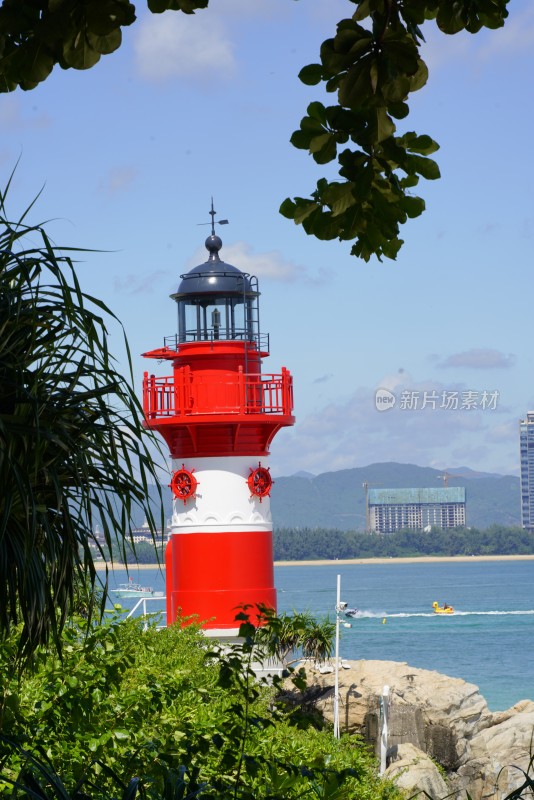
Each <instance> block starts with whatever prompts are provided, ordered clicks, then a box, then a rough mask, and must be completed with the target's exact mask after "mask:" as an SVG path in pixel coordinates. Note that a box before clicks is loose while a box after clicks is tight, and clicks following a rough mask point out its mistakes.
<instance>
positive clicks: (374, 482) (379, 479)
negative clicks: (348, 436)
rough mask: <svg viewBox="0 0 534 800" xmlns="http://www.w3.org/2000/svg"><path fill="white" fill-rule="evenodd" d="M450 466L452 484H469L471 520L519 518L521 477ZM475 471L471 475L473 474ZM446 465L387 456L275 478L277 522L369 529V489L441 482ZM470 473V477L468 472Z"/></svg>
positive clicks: (515, 521) (478, 524)
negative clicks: (385, 459)
mask: <svg viewBox="0 0 534 800" xmlns="http://www.w3.org/2000/svg"><path fill="white" fill-rule="evenodd" d="M458 471H459V472H461V473H462V475H454V474H453V472H454V470H452V469H451V470H447V472H448V474H449V476H450V477H449V480H448V484H449V486H465V492H466V517H467V524H468V525H471V526H472V527H475V528H487V527H488V526H489V525H493V524H499V525H507V526H514V525H520V524H521V518H520V514H521V512H520V497H519V494H520V492H519V478H517V477H515V476H512V475H494V474H492V473H488V474H486V475H484V474H482V473H478V472H475V471H473V470H469V468H465V467H462V468H459V469H458ZM471 473H472V477H471ZM443 474H444V470H437V469H432V468H431V467H418V466H416V465H415V464H398V463H396V462H385V463H378V464H370V465H369V466H367V467H358V468H354V469H344V470H340V471H338V472H325V473H323V474H322V475H317V476H316V477H314V478H311V479H308V478H307V479H304V478H301V477H297V476H294V475H293V476H291V477H283V478H277V479H276V482H275V485H274V487H273V492H272V496H271V508H272V513H273V520H274V524H275V527H277V528H304V527H311V528H340V529H342V530H365V489H364V487H363V484H364V483H367V484H368V487H369V488H370V489H374V488H384V489H410V488H426V487H431V488H433V487H435V486H438V487H439V486H443V478H442V477H440V476H442V475H443ZM468 476H469V477H468Z"/></svg>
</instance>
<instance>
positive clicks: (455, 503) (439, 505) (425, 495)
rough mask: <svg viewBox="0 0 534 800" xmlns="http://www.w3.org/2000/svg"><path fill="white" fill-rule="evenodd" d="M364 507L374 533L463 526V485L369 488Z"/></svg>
mask: <svg viewBox="0 0 534 800" xmlns="http://www.w3.org/2000/svg"><path fill="white" fill-rule="evenodd" d="M533 441H534V440H533ZM533 475H534V472H533ZM368 504H369V507H368V515H369V527H370V529H371V530H372V531H376V532H377V533H393V531H398V530H401V528H413V529H415V530H425V529H430V528H432V527H435V528H457V527H461V526H463V525H465V489H464V487H463V486H449V487H447V488H442V489H441V488H439V489H438V488H434V489H369V494H368Z"/></svg>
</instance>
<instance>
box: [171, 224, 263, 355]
mask: <svg viewBox="0 0 534 800" xmlns="http://www.w3.org/2000/svg"><path fill="white" fill-rule="evenodd" d="M221 247H222V241H221V239H220V238H219V237H218V236H216V235H215V234H212V235H211V236H208V238H207V239H206V249H207V250H208V253H209V257H208V260H207V261H206V262H205V263H204V264H199V266H198V267H194V268H193V269H192V270H190V271H189V272H188V273H186V274H185V275H182V276H181V277H182V281H181V283H180V285H179V286H178V289H177V291H176V292H175V294H172V295H171V297H172V299H173V300H175V301H176V304H177V306H178V336H177V344H184V343H186V342H209V341H211V342H214V341H225V340H226V341H235V340H241V341H245V342H250V343H254V344H255V345H256V348H257V349H258V350H260V349H262V348H261V347H260V340H261V339H262V337H261V334H260V330H259V305H258V297H259V294H260V293H259V291H258V282H257V279H256V278H255V277H254V276H251V275H247V274H246V273H244V272H241V270H239V269H237V267H234V266H232V264H227V263H225V262H224V261H221V259H220V257H219V250H220V249H221ZM264 338H266V337H264ZM263 344H264V345H265V342H264V343H263ZM263 349H265V348H263Z"/></svg>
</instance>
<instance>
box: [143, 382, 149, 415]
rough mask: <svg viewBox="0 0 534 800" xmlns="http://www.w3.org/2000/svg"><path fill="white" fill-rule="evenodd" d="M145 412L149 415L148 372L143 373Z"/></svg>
mask: <svg viewBox="0 0 534 800" xmlns="http://www.w3.org/2000/svg"><path fill="white" fill-rule="evenodd" d="M143 414H144V415H145V417H148V415H149V408H148V372H144V373H143Z"/></svg>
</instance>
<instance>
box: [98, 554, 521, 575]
mask: <svg viewBox="0 0 534 800" xmlns="http://www.w3.org/2000/svg"><path fill="white" fill-rule="evenodd" d="M462 561H534V555H521V556H517V555H516V556H417V557H411V558H339V559H335V560H328V559H326V558H325V559H316V560H313V561H275V562H274V565H275V567H332V566H341V565H346V564H439V563H440V562H453V563H454V562H457V563H459V562H462ZM95 566H96V569H97V570H99V571H103V570H104V569H105V568H106V564H104V563H103V562H102V563H97V564H96V565H95ZM107 567H108V568H109V569H110V570H111V571H113V570H116V569H117V570H118V569H126V566H125V565H124V564H107ZM129 569H130V571H132V570H134V569H161V570H162V571H164V569H165V565H164V564H161V565H160V564H130V565H129Z"/></svg>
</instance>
